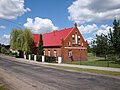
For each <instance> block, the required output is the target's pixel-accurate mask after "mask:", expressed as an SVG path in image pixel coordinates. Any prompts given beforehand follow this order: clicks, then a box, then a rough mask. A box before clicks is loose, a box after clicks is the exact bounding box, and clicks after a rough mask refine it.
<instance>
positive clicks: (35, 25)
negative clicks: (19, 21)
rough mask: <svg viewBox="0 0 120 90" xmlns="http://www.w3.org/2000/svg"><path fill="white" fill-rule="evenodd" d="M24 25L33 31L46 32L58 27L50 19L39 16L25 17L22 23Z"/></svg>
mask: <svg viewBox="0 0 120 90" xmlns="http://www.w3.org/2000/svg"><path fill="white" fill-rule="evenodd" d="M24 27H26V28H29V29H31V31H32V32H33V33H47V32H50V31H52V30H56V29H58V27H56V26H54V24H53V23H52V21H51V20H50V19H42V18H39V17H36V18H35V20H33V19H32V18H27V22H26V23H25V24H24Z"/></svg>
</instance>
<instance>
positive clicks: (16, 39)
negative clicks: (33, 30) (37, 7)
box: [10, 29, 23, 50]
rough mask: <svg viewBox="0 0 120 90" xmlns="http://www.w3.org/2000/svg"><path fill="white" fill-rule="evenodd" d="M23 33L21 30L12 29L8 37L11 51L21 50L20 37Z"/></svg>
mask: <svg viewBox="0 0 120 90" xmlns="http://www.w3.org/2000/svg"><path fill="white" fill-rule="evenodd" d="M22 34H23V31H22V30H21V29H13V30H12V32H11V35H10V48H11V49H13V50H22V46H23V45H22V44H21V42H23V41H22V39H21V36H22Z"/></svg>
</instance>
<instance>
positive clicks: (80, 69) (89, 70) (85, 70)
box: [48, 65, 120, 76]
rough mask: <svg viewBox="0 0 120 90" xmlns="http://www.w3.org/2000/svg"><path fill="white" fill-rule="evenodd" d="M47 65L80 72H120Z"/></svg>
mask: <svg viewBox="0 0 120 90" xmlns="http://www.w3.org/2000/svg"><path fill="white" fill-rule="evenodd" d="M48 66H52V67H56V68H58V69H65V70H75V71H80V72H81V71H82V72H89V73H95V74H103V75H111V76H120V72H112V71H104V70H95V69H83V68H76V67H67V66H56V65H48Z"/></svg>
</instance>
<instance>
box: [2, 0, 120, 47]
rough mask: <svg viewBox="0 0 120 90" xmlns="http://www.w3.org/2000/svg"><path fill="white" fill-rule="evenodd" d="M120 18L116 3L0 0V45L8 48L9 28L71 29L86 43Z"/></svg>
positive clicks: (103, 0) (109, 0)
mask: <svg viewBox="0 0 120 90" xmlns="http://www.w3.org/2000/svg"><path fill="white" fill-rule="evenodd" d="M115 17H116V18H117V19H120V1H119V0H0V43H2V44H6V45H8V44H9V42H10V33H11V31H12V29H13V28H21V29H24V28H29V29H30V30H31V32H32V33H37V34H40V33H48V32H51V31H54V30H62V29H64V28H70V27H73V26H74V23H75V22H76V23H77V25H78V29H79V30H80V32H81V33H82V35H83V37H84V38H85V40H88V42H89V43H90V42H91V40H93V39H95V36H96V34H97V35H101V34H102V33H103V34H107V33H109V28H111V29H112V26H113V25H112V23H113V20H114V18H115Z"/></svg>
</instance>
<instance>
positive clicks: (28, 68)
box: [0, 55, 120, 90]
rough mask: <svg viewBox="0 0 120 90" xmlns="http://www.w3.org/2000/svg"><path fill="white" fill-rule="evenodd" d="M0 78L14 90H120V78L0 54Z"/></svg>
mask: <svg viewBox="0 0 120 90" xmlns="http://www.w3.org/2000/svg"><path fill="white" fill-rule="evenodd" d="M0 78H3V79H4V81H5V82H6V83H7V84H8V85H9V86H10V87H11V88H12V89H14V90H120V79H116V78H111V77H107V76H98V75H92V74H85V73H82V72H69V71H65V70H60V69H55V68H50V67H44V66H43V65H41V66H37V65H32V64H26V63H22V62H17V61H14V60H10V59H8V58H5V57H3V56H1V55H0Z"/></svg>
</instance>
